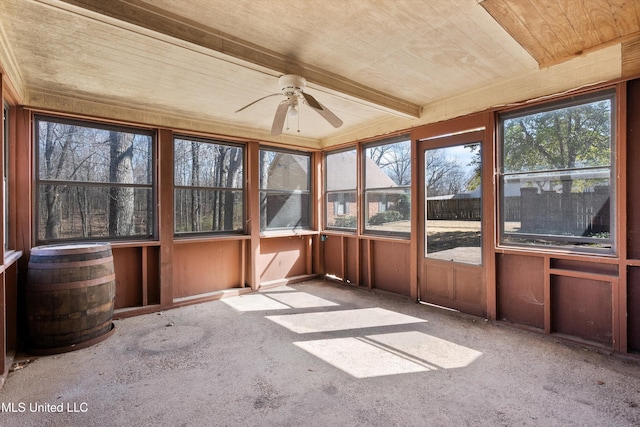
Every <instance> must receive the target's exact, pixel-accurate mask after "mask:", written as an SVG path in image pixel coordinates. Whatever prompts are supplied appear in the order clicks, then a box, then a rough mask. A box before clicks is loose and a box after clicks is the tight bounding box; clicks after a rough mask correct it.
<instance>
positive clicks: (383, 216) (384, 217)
mask: <svg viewBox="0 0 640 427" xmlns="http://www.w3.org/2000/svg"><path fill="white" fill-rule="evenodd" d="M401 220H402V214H401V213H400V212H398V211H385V212H379V213H377V214H375V215H374V216H372V217H371V218H369V225H380V224H384V223H387V222H395V221H401Z"/></svg>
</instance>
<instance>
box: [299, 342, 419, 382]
mask: <svg viewBox="0 0 640 427" xmlns="http://www.w3.org/2000/svg"><path fill="white" fill-rule="evenodd" d="M294 345H296V346H298V347H300V348H302V349H303V350H305V351H307V352H309V353H311V354H312V355H314V356H316V357H317V358H319V359H322V360H324V361H325V362H327V363H329V364H330V365H333V366H335V367H336V368H338V369H340V370H342V371H344V372H346V373H347V374H349V375H351V376H353V377H355V378H370V377H379V376H383V375H397V374H409V373H414V372H424V371H427V370H429V368H428V367H426V366H422V365H420V364H418V363H415V362H413V361H411V360H407V359H405V358H402V357H400V356H397V355H395V354H393V353H390V352H388V351H385V350H383V349H381V348H378V347H376V346H374V345H371V344H370V343H368V342H366V341H363V340H361V339H358V338H334V339H328V340H316V341H303V342H294Z"/></svg>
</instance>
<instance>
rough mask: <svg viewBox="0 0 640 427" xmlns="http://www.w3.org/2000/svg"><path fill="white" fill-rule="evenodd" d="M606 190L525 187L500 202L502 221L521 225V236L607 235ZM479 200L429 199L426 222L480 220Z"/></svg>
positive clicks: (604, 187) (608, 221) (607, 211)
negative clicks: (567, 190) (535, 234)
mask: <svg viewBox="0 0 640 427" xmlns="http://www.w3.org/2000/svg"><path fill="white" fill-rule="evenodd" d="M609 204H610V201H609V187H607V186H597V187H595V188H594V191H588V192H583V193H568V194H567V193H558V192H556V191H542V192H541V193H538V189H536V188H533V187H531V188H529V187H525V188H522V189H521V196H520V197H506V198H505V199H504V200H503V206H502V209H503V219H504V220H505V221H514V222H520V223H521V224H520V230H519V231H520V232H525V233H542V234H547V233H550V232H551V233H558V232H560V233H571V234H573V235H589V234H592V233H601V232H609V231H610V230H609V228H610V209H609ZM481 213H482V210H481V200H480V199H479V198H464V199H435V200H434V199H428V200H427V218H428V219H432V220H463V221H465V220H468V221H478V220H480V219H481Z"/></svg>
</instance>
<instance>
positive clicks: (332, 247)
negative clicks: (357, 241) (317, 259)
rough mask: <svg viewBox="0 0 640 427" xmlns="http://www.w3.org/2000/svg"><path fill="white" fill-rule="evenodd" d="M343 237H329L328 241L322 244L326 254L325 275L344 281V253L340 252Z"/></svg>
mask: <svg viewBox="0 0 640 427" xmlns="http://www.w3.org/2000/svg"><path fill="white" fill-rule="evenodd" d="M341 239H342V237H341V236H333V235H331V236H327V239H326V240H325V241H324V242H322V243H320V244H321V245H322V250H323V252H324V268H325V273H326V274H329V275H333V276H336V277H339V278H341V279H344V277H342V256H343V254H342V251H341V250H340V247H341V243H340V240H341Z"/></svg>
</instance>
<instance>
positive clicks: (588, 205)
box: [520, 186, 610, 236]
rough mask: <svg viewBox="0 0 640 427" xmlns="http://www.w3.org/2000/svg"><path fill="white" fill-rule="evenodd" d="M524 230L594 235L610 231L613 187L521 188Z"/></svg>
mask: <svg viewBox="0 0 640 427" xmlns="http://www.w3.org/2000/svg"><path fill="white" fill-rule="evenodd" d="M520 194H521V197H520V199H521V200H520V204H521V209H520V221H521V224H520V231H521V232H525V233H549V232H562V233H571V234H572V235H583V236H587V235H591V234H593V233H602V232H609V231H610V208H609V204H610V201H609V187H606V186H597V187H595V188H594V191H588V192H583V193H557V192H555V191H542V192H541V193H538V190H537V189H536V188H521V189H520Z"/></svg>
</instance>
